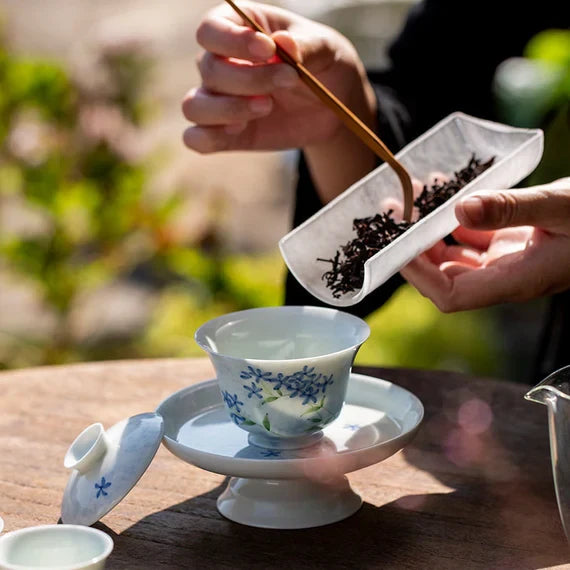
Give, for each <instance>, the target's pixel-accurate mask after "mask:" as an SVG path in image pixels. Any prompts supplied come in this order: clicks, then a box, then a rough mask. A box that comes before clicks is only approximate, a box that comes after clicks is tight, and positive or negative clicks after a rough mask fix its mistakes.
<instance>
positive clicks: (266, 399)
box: [195, 307, 370, 449]
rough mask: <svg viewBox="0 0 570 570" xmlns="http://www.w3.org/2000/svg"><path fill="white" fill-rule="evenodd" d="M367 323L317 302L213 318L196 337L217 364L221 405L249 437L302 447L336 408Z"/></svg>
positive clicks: (259, 441)
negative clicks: (318, 305)
mask: <svg viewBox="0 0 570 570" xmlns="http://www.w3.org/2000/svg"><path fill="white" fill-rule="evenodd" d="M369 334H370V328H369V327H368V325H367V324H366V323H365V322H364V321H363V320H362V319H359V318H358V317H355V316H352V315H350V314H348V313H344V312H341V311H338V310H336V309H327V308H320V307H264V308H258V309H250V310H246V311H238V312H235V313H229V314H227V315H223V316H221V317H218V318H215V319H212V320H211V321H208V322H207V323H205V324H204V325H202V326H201V327H200V328H199V329H198V330H197V331H196V335H195V338H196V342H197V343H198V344H199V345H200V346H201V347H202V348H203V349H204V350H205V351H206V352H207V353H208V355H209V357H210V359H211V361H212V364H213V365H214V368H215V369H216V373H217V378H218V382H219V385H220V389H221V392H222V397H223V400H224V403H225V406H226V409H227V411H228V413H229V415H230V417H231V419H232V420H233V422H234V423H235V424H236V425H237V426H239V427H240V428H242V429H244V430H246V431H248V432H249V443H251V444H253V445H257V446H260V447H267V448H273V449H295V448H300V447H307V446H309V445H312V444H313V443H315V442H316V441H318V440H319V439H320V438H321V436H322V428H323V427H324V426H326V425H327V424H329V423H330V422H332V421H333V420H334V419H335V418H336V417H337V416H338V415H339V413H340V411H341V409H342V405H343V403H344V399H345V396H346V388H347V383H348V378H349V375H350V370H351V367H352V363H353V361H354V358H355V356H356V353H357V351H358V349H359V348H360V346H361V345H362V343H363V342H364V341H365V340H366V339H367V338H368V336H369Z"/></svg>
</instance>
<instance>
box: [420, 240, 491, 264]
mask: <svg viewBox="0 0 570 570" xmlns="http://www.w3.org/2000/svg"><path fill="white" fill-rule="evenodd" d="M444 245H445V244H444ZM485 258H486V256H485V254H484V253H483V252H481V251H479V250H477V249H473V248H471V247H465V246H462V245H445V247H444V248H442V249H441V250H440V252H439V255H438V256H437V258H434V257H431V259H432V261H433V262H434V263H437V264H442V263H447V262H457V263H462V264H464V265H467V266H469V267H481V266H482V265H483V264H484V263H485Z"/></svg>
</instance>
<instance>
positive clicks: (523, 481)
mask: <svg viewBox="0 0 570 570" xmlns="http://www.w3.org/2000/svg"><path fill="white" fill-rule="evenodd" d="M358 372H363V373H367V374H371V375H376V376H379V377H382V378H385V379H387V380H390V381H392V382H395V383H397V384H399V385H401V386H403V387H405V388H407V389H409V390H411V391H413V392H414V393H415V394H416V395H417V396H418V397H419V398H420V399H421V400H422V401H423V403H424V405H425V407H426V418H425V420H424V423H423V426H422V427H421V429H420V432H419V434H418V436H417V437H416V439H415V440H414V442H413V443H412V444H411V445H409V446H408V447H407V448H406V449H405V450H404V451H403V452H401V453H398V454H396V455H395V456H393V457H391V458H389V459H388V460H386V461H384V462H382V463H380V464H378V465H374V466H371V467H368V468H366V469H363V470H361V471H358V472H355V473H352V474H350V475H349V478H350V481H351V484H352V486H353V488H354V489H355V490H356V491H357V492H359V493H360V494H361V495H362V497H363V499H364V505H363V507H362V509H360V511H358V512H357V513H356V514H355V515H353V516H352V517H350V518H348V519H346V520H345V521H342V522H339V523H336V524H332V525H328V526H325V527H320V528H314V529H308V530H301V531H275V530H263V529H257V528H251V527H246V526H241V525H238V524H235V523H232V522H230V521H228V520H225V519H224V518H223V517H222V516H221V515H220V514H219V513H218V511H217V510H216V498H217V496H218V494H219V493H220V492H221V490H222V489H223V487H224V485H225V478H224V477H223V476H220V475H216V474H212V473H208V472H206V471H202V470H201V469H198V468H196V467H193V466H191V465H188V464H186V463H184V462H182V461H181V460H179V459H177V458H176V457H174V456H173V455H171V454H170V453H169V452H168V451H167V450H166V449H165V448H161V449H160V450H159V452H158V453H157V456H156V457H155V459H154V461H153V463H152V464H151V466H150V468H149V469H148V471H147V472H146V474H145V475H144V476H143V477H142V479H141V480H140V481H139V483H138V484H137V486H136V487H135V488H134V489H133V490H132V491H131V493H130V494H129V495H128V496H127V497H126V498H125V499H124V500H123V502H122V503H120V504H119V505H118V506H117V507H116V508H115V509H114V510H113V511H111V513H109V514H108V515H107V516H106V517H104V518H103V519H102V521H101V522H100V523H97V524H96V525H95V526H97V527H98V528H101V529H102V530H104V531H106V532H108V533H109V534H110V535H111V536H112V538H113V539H114V541H115V550H114V551H113V553H112V555H111V557H110V558H109V561H108V566H107V567H108V568H110V569H113V568H129V569H141V568H152V569H156V568H208V569H210V568H248V569H250V568H264V569H265V568H279V567H290V568H321V567H323V568H324V567H328V568H358V569H360V568H396V569H402V568H414V569H418V568H420V569H421V568H433V569H438V570H441V569H446V568H450V569H458V568H459V569H461V570H465V569H470V568H482V569H497V568H513V569H516V570H523V569H526V568H529V569H530V568H532V569H535V568H552V567H564V566H566V563H568V562H569V561H570V550H569V549H568V545H567V543H566V540H565V538H564V535H563V532H562V527H561V523H560V520H559V517H558V511H557V508H556V502H555V497H554V489H553V483H552V475H551V468H550V458H549V448H548V433H547V422H546V419H547V414H546V408H543V407H542V406H538V405H536V404H532V403H529V402H526V401H525V400H524V399H523V394H524V392H525V387H524V386H520V385H516V384H512V383H507V382H500V381H496V380H491V379H477V378H473V377H469V376H464V375H461V374H456V373H449V372H430V371H419V370H407V369H359V370H358ZM211 377H213V370H212V367H211V365H210V364H209V362H208V361H207V360H206V359H192V360H155V361H151V360H149V361H124V362H112V363H111V362H104V363H93V364H82V365H75V366H62V367H50V368H37V369H28V370H20V371H14V372H5V373H2V374H0V389H1V394H2V395H1V398H0V484H1V490H0V515H1V516H2V517H3V518H4V520H5V523H6V530H15V529H18V528H22V527H26V526H31V525H38V524H47V523H55V522H57V520H58V518H59V509H60V504H61V498H62V494H63V490H64V488H65V485H66V482H67V478H68V473H67V472H66V471H65V469H64V468H63V457H64V454H65V451H66V449H67V447H68V445H69V444H70V443H71V441H72V440H73V439H74V437H75V436H76V435H77V434H78V433H79V432H80V431H81V430H82V429H83V428H84V427H86V426H87V425H89V424H91V423H93V422H95V421H101V422H102V423H103V425H104V426H105V427H110V426H111V425H113V424H114V423H116V422H118V421H119V420H121V419H123V418H126V417H128V416H131V415H134V414H136V413H140V412H144V411H152V410H154V409H155V407H156V405H157V404H158V403H159V402H160V401H161V400H162V399H163V398H164V397H166V396H167V395H169V394H171V393H172V392H174V391H176V390H178V389H180V388H182V387H184V386H187V385H188V384H191V383H194V382H198V381H200V380H205V379H208V378H211ZM569 567H570V566H569Z"/></svg>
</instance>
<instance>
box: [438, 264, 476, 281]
mask: <svg viewBox="0 0 570 570" xmlns="http://www.w3.org/2000/svg"><path fill="white" fill-rule="evenodd" d="M439 270H440V271H441V272H443V273H445V275H446V276H447V277H448V278H449V279H451V280H453V279H455V278H456V277H458V276H459V275H462V274H463V273H468V272H469V271H475V268H474V267H472V266H470V265H464V264H463V263H458V262H455V261H450V262H446V263H442V264H441V265H440V266H439Z"/></svg>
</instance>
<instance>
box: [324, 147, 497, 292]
mask: <svg viewBox="0 0 570 570" xmlns="http://www.w3.org/2000/svg"><path fill="white" fill-rule="evenodd" d="M494 160H495V157H491V158H490V159H489V160H488V161H487V162H482V161H481V160H480V159H478V158H477V157H476V156H475V155H473V156H471V159H470V160H469V163H468V164H467V166H466V167H465V168H462V169H461V170H459V171H457V172H455V173H454V176H453V178H450V179H449V180H445V181H441V182H440V181H438V180H437V179H436V180H435V181H434V183H433V184H432V185H431V186H429V187H428V185H427V184H426V185H424V187H423V190H422V191H421V193H420V195H419V196H418V197H417V198H416V199H415V200H414V206H415V207H416V208H417V209H418V211H419V218H418V220H421V219H422V218H424V217H425V216H427V215H428V214H429V213H431V212H433V211H434V210H436V209H437V208H438V207H439V206H441V205H442V204H444V203H445V202H446V201H447V200H449V199H450V198H451V197H452V196H455V194H457V192H459V190H461V189H462V188H463V187H464V186H465V185H466V184H468V183H469V182H471V181H472V180H474V179H475V178H477V176H479V175H480V174H481V173H482V172H485V170H487V168H489V167H490V166H492V164H493V162H494ZM392 214H393V210H388V211H387V212H383V213H379V214H375V215H374V216H370V217H367V218H355V219H354V220H353V222H352V227H353V229H354V231H356V237H355V238H354V239H353V240H351V241H349V242H348V243H347V244H345V245H342V246H340V248H339V249H337V251H336V254H335V255H334V257H332V258H330V259H323V258H320V257H318V258H317V261H324V262H326V263H330V264H331V265H332V267H331V269H330V270H329V271H326V272H325V273H323V276H322V278H323V280H324V281H326V286H327V288H329V289H331V291H332V295H333V297H335V298H336V299H338V298H340V296H341V295H344V294H346V293H350V292H351V291H356V290H358V289H360V288H361V287H362V284H363V282H364V264H365V263H366V261H367V260H368V259H370V258H371V257H372V256H373V255H375V254H377V253H378V252H379V251H380V250H381V249H383V248H384V247H386V246H387V245H388V244H389V243H391V242H393V241H394V240H395V239H396V238H398V237H399V236H401V235H402V234H403V233H404V232H405V231H406V230H407V229H408V228H410V227H411V226H412V225H413V224H414V223H416V222H412V223H408V222H396V221H395V220H394V218H393V217H392Z"/></svg>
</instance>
